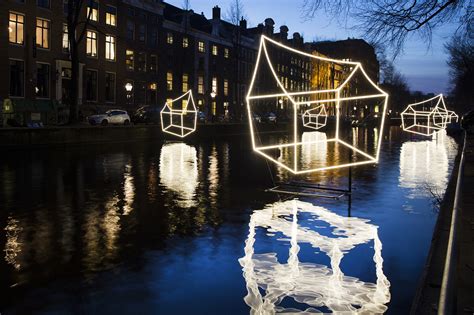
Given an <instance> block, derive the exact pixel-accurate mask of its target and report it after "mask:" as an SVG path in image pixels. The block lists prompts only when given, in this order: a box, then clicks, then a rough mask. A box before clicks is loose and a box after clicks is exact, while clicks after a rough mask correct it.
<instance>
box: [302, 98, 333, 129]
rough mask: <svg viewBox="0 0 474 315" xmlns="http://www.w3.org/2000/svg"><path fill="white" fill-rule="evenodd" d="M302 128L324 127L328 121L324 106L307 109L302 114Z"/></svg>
mask: <svg viewBox="0 0 474 315" xmlns="http://www.w3.org/2000/svg"><path fill="white" fill-rule="evenodd" d="M302 118H303V126H305V127H306V128H311V129H315V130H318V129H321V128H323V127H324V126H326V124H327V121H328V114H327V111H326V106H324V104H322V105H319V106H317V107H316V108H313V109H308V110H307V111H305V112H304V114H303V117H302Z"/></svg>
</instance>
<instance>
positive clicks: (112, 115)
mask: <svg viewBox="0 0 474 315" xmlns="http://www.w3.org/2000/svg"><path fill="white" fill-rule="evenodd" d="M87 121H88V122H89V123H90V124H91V125H99V124H100V125H102V126H107V125H108V124H114V125H129V124H130V116H128V113H127V112H126V111H124V110H121V109H112V110H108V111H106V112H105V114H98V115H92V116H89V117H87Z"/></svg>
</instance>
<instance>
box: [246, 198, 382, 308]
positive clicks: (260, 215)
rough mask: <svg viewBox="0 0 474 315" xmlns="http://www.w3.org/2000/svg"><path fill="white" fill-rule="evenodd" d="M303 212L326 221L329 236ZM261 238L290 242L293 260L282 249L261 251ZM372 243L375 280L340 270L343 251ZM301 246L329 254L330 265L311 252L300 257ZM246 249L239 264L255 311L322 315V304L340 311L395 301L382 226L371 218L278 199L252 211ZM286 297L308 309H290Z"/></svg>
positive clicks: (296, 201)
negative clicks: (258, 246) (313, 259)
mask: <svg viewBox="0 0 474 315" xmlns="http://www.w3.org/2000/svg"><path fill="white" fill-rule="evenodd" d="M300 217H303V218H306V219H308V218H309V220H308V221H313V222H314V221H320V222H325V223H327V224H328V225H329V229H331V230H332V231H333V232H332V234H333V235H332V236H328V235H326V233H324V232H326V231H324V229H325V228H324V227H322V228H321V230H319V229H320V228H317V229H314V228H310V227H308V222H307V221H305V222H304V224H301V223H300V222H298V221H299V218H300ZM265 231H266V232H267V233H266V235H265V234H264V233H265ZM262 232H263V233H262ZM319 232H322V233H319ZM260 237H265V238H275V239H277V241H279V242H287V243H289V245H290V246H289V248H288V259H287V260H286V261H284V260H283V259H284V258H283V257H279V256H280V255H281V253H275V252H267V253H256V250H255V244H256V243H257V241H258V239H259V238H260ZM371 242H373V257H371V258H372V259H370V260H372V261H373V262H374V263H375V268H374V269H375V279H376V281H375V283H371V282H365V281H362V280H360V279H358V278H356V277H352V276H349V275H345V274H344V272H343V270H342V269H341V261H342V260H343V258H344V256H345V255H346V254H349V253H350V251H351V250H352V249H354V248H356V247H358V246H361V245H362V246H368V243H371ZM364 244H365V245H364ZM301 245H303V246H305V247H308V246H311V247H312V248H313V249H315V251H317V252H318V251H319V252H320V253H323V254H325V255H326V256H327V257H328V258H329V264H328V265H327V266H326V265H323V264H317V263H314V262H309V261H308V258H309V257H310V256H308V255H305V257H304V259H305V261H304V262H301V261H300V259H299V257H298V254H299V250H300V246H301ZM244 253H245V255H244V257H242V258H240V259H239V263H240V265H241V266H242V273H243V277H244V279H245V283H246V287H247V295H246V296H245V297H244V301H245V303H246V304H247V305H248V306H249V307H250V308H251V312H250V313H251V314H275V313H291V314H309V313H311V314H312V313H315V314H320V313H321V309H317V308H321V307H324V308H327V309H328V310H329V311H330V312H331V313H338V314H339V313H341V314H342V313H344V314H383V313H384V312H385V311H386V310H387V306H386V304H387V303H388V302H390V298H391V295H390V282H389V281H388V279H387V277H386V276H385V274H384V271H383V258H382V242H381V241H380V239H379V236H378V227H377V226H375V225H373V224H371V223H369V222H368V221H367V220H363V219H359V218H356V217H342V216H340V215H337V214H335V213H333V212H331V211H329V210H327V209H325V208H323V207H320V206H315V205H313V204H310V203H307V202H302V201H299V200H287V201H284V202H281V201H280V202H276V203H274V204H271V205H268V206H266V207H265V208H264V209H261V210H256V211H254V212H253V214H252V215H251V216H250V223H249V234H248V237H247V240H246V241H245V247H244ZM283 256H284V257H285V254H283ZM371 256H372V255H371ZM285 299H293V300H294V301H296V302H298V303H299V304H298V305H297V306H296V307H298V306H299V305H301V306H303V305H304V307H306V309H303V310H299V309H296V308H294V307H292V308H285V306H284V305H283V303H282V301H283V300H285Z"/></svg>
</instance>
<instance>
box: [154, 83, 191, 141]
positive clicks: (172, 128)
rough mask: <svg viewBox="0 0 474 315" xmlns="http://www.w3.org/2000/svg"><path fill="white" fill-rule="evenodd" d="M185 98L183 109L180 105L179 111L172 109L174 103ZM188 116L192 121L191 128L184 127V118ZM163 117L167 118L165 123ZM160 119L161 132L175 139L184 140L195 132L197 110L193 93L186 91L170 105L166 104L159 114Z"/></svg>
mask: <svg viewBox="0 0 474 315" xmlns="http://www.w3.org/2000/svg"><path fill="white" fill-rule="evenodd" d="M186 97H187V102H186V107H185V108H183V107H182V105H181V104H180V108H181V109H173V103H174V102H177V101H179V100H182V99H184V98H186ZM190 107H191V108H190ZM189 116H191V120H192V121H193V124H192V127H190V126H185V118H186V117H189ZM163 117H167V121H166V123H165V122H164V119H163ZM160 119H161V130H163V132H166V133H169V134H172V135H175V136H177V137H180V138H184V137H186V136H187V135H189V134H191V133H193V132H194V131H196V126H197V109H196V105H195V104H194V99H193V93H192V92H191V90H189V91H187V92H186V93H184V94H183V95H181V96H180V97H178V98H176V99H174V100H172V101H171V102H170V103H168V102H166V103H165V106H164V107H163V109H162V110H161V112H160ZM168 122H169V123H168Z"/></svg>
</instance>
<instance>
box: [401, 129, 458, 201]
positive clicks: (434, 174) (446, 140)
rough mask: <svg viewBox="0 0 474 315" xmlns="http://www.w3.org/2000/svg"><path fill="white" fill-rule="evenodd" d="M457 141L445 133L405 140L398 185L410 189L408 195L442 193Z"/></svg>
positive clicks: (422, 195)
mask: <svg viewBox="0 0 474 315" xmlns="http://www.w3.org/2000/svg"><path fill="white" fill-rule="evenodd" d="M456 153H457V144H456V143H455V141H454V140H453V138H451V137H448V136H446V134H445V133H438V134H437V136H436V137H434V138H433V139H432V140H426V141H410V142H405V143H403V145H402V148H401V150H400V176H399V185H400V187H402V188H407V189H409V191H410V193H409V197H412V198H414V197H429V196H430V191H431V193H435V194H439V195H442V194H444V191H445V190H446V186H447V183H448V179H449V171H450V170H449V162H450V160H451V159H452V158H453V157H454V156H455V155H456Z"/></svg>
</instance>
